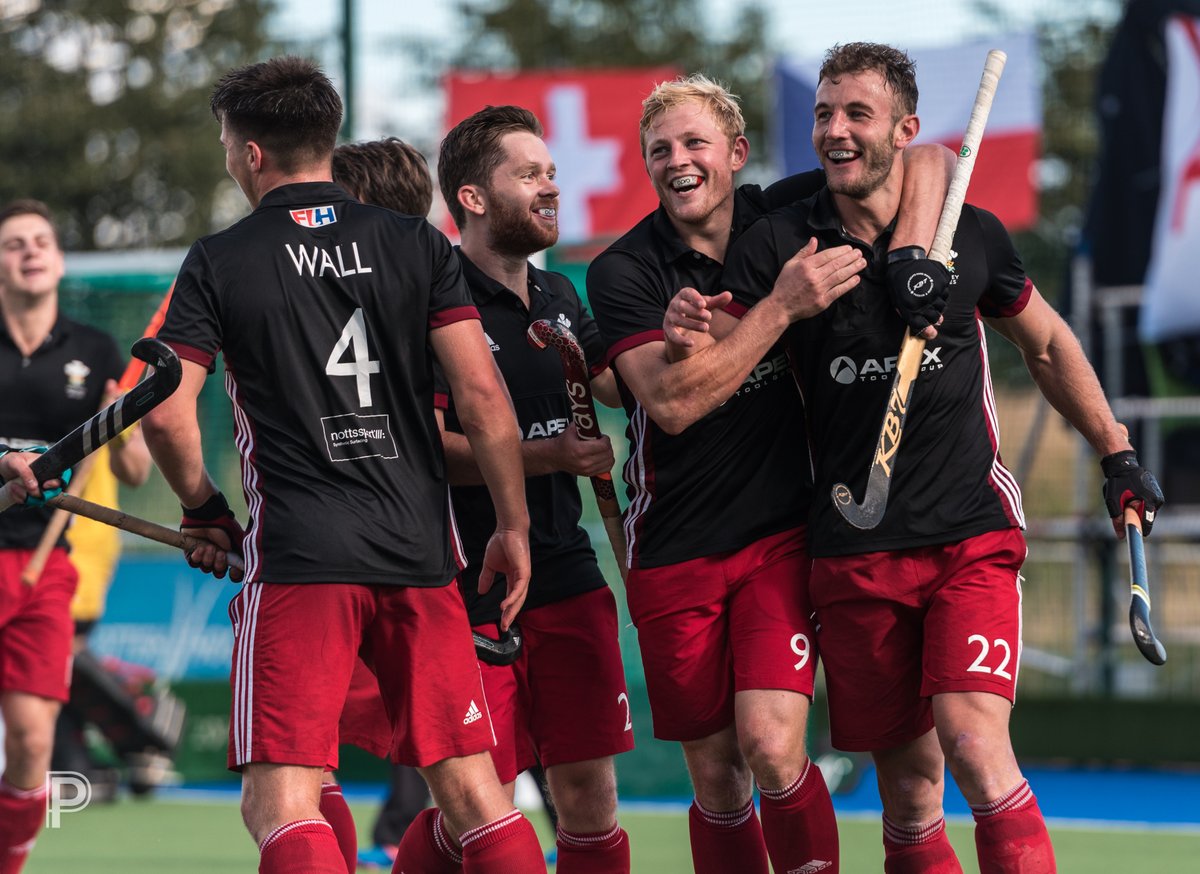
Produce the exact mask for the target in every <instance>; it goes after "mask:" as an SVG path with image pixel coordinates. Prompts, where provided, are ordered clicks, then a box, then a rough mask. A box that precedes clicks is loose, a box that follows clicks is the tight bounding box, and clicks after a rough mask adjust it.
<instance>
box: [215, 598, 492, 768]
mask: <svg viewBox="0 0 1200 874" xmlns="http://www.w3.org/2000/svg"><path fill="white" fill-rule="evenodd" d="M229 618H230V619H231V620H232V622H233V668H232V671H231V677H230V685H231V687H232V691H233V702H232V707H231V711H232V712H231V714H230V720H229V759H228V761H229V767H230V768H232V769H234V770H237V769H238V768H240V767H241V766H242V765H245V764H248V763H250V762H275V763H279V764H288V765H307V766H311V767H336V766H337V743H338V718H339V716H340V715H341V713H342V709H343V707H344V705H345V702H346V694H347V692H348V691H349V688H350V677H351V675H352V674H353V672H354V665H355V662H356V660H357V658H358V656H359V654H360V652H361V654H362V656H363V659H364V660H366V661H369V662H371V663H372V664H373V665H374V666H375V668H376V675H377V676H378V679H379V689H380V694H381V696H382V699H383V706H384V708H385V710H386V712H387V715H388V718H389V720H390V722H391V730H390V733H389V737H391V740H392V743H391V747H390V752H391V758H392V760H393V761H395V762H398V763H400V764H404V765H415V766H417V767H424V766H426V765H432V764H433V763H435V762H439V761H441V760H442V759H446V758H449V757H451V756H465V755H471V754H474V753H480V752H484V751H485V750H490V749H491V748H492V746H493V745H494V744H495V736H494V735H493V733H492V724H491V720H490V719H489V718H488V708H487V700H486V699H485V698H484V694H483V684H482V682H481V681H480V677H479V667H478V665H477V664H476V661H475V648H474V646H473V645H472V643H471V635H470V632H469V626H468V625H467V614H466V608H465V607H464V606H463V601H462V596H461V595H460V594H459V592H458V587H457V586H454V585H450V586H442V587H439V588H416V587H406V586H364V585H355V584H346V583H305V584H298V585H289V584H284V583H252V584H248V585H246V586H244V587H243V589H242V591H241V592H239V593H238V595H237V596H236V597H235V598H234V599H233V600H232V601H230V603H229Z"/></svg>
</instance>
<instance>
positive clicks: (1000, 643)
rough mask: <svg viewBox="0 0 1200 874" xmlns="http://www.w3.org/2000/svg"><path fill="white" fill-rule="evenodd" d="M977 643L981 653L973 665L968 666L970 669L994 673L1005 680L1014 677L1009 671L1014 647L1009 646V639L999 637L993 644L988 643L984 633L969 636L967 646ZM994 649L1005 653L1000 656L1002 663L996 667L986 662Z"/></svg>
mask: <svg viewBox="0 0 1200 874" xmlns="http://www.w3.org/2000/svg"><path fill="white" fill-rule="evenodd" d="M976 645H978V646H979V648H980V649H979V655H978V656H976V657H975V661H973V662H971V666H970V667H969V668H967V670H968V671H974V672H975V673H977V674H994V675H996V676H997V677H1000V678H1002V679H1005V680H1011V679H1012V674H1010V673H1009V672H1008V665H1009V663H1010V662H1011V661H1012V647H1011V646H1009V643H1008V641H1007V640H1005V639H1004V638H1002V637H997V638H996V639H995V640H993V641H992V642H991V644H988V639H987V638H986V637H984V636H983V635H982V634H972V635H971V636H970V637H968V638H967V646H971V647H974V646H976ZM992 650H999V651H1001V652H1002V653H1003V656H1002V657H1001V658H1000V664H998V665H996V666H995V667H994V668H992V667H988V666H987V665H985V664H984V661H985V660H986V659H987V657H988V653H990V652H991V651H992Z"/></svg>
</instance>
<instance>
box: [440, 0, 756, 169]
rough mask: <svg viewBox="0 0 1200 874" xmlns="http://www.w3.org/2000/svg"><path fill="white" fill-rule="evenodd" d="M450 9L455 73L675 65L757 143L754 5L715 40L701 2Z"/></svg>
mask: <svg viewBox="0 0 1200 874" xmlns="http://www.w3.org/2000/svg"><path fill="white" fill-rule="evenodd" d="M457 6H458V10H459V14H460V16H461V19H462V21H463V23H464V29H465V32H466V34H465V38H464V39H463V40H462V43H461V45H462V49H461V52H460V54H459V56H458V57H457V58H456V59H455V65H456V66H457V67H459V68H462V69H493V70H546V69H555V68H566V67H573V68H596V67H650V66H675V67H676V68H678V69H679V70H680V71H681V72H683V73H689V74H690V73H704V74H706V75H708V76H710V77H711V78H713V79H717V80H719V81H720V82H721V83H722V84H724V85H726V86H728V87H729V88H730V89H731V90H732V91H733V92H734V93H735V94H737V95H738V96H739V97H740V98H741V104H742V111H743V114H744V115H745V116H746V130H747V134H748V135H749V137H750V141H751V142H752V143H755V144H756V145H757V144H758V143H762V142H765V138H764V132H763V120H764V102H765V94H766V89H765V81H766V78H767V74H768V71H769V62H770V57H769V54H768V51H767V43H766V20H767V19H766V13H765V12H764V11H763V9H762V8H761V7H759V6H755V5H750V6H748V7H747V8H746V9H744V10H742V11H741V12H740V13H739V16H738V22H737V25H736V27H735V29H734V30H732V31H731V32H726V33H720V34H714V33H712V32H711V31H710V29H709V28H708V27H707V19H708V16H707V13H706V9H707V6H708V4H707V3H705V2H703V0H484V2H475V0H459V2H458V4H457ZM752 154H753V153H752ZM760 157H761V156H760Z"/></svg>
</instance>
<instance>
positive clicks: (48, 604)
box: [0, 547, 79, 701]
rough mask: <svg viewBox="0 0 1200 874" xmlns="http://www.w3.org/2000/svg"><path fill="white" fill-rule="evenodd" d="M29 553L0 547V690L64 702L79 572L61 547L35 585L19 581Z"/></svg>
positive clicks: (73, 631)
mask: <svg viewBox="0 0 1200 874" xmlns="http://www.w3.org/2000/svg"><path fill="white" fill-rule="evenodd" d="M32 555H33V551H32V550H29V549H0V692H28V693H29V694H31V695H37V696H39V697H41V698H51V699H53V700H55V701H66V700H67V698H68V696H69V694H70V691H69V690H70V687H71V641H72V638H74V636H75V623H74V622H73V621H72V619H71V598H72V596H73V595H74V594H75V584H76V583H77V582H78V581H79V574H78V573H77V572H76V571H75V566H74V565H72V564H71V560H70V559H69V558H68V557H67V551H66V550H65V549H62V548H61V547H60V548H58V549H55V550H54V551H53V552H51V553H50V557H49V559H47V560H46V567H45V569H44V570H43V571H42V576H41V578H40V579H39V580H38V583H37V585H36V586H27V585H26V584H25V583H23V582H21V572H22V571H23V570H25V565H27V564H29V559H30V557H31V556H32Z"/></svg>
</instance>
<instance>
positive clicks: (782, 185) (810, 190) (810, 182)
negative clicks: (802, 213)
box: [763, 170, 825, 210]
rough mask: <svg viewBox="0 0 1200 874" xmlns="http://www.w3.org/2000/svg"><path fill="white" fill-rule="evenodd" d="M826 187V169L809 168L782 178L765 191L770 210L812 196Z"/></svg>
mask: <svg viewBox="0 0 1200 874" xmlns="http://www.w3.org/2000/svg"><path fill="white" fill-rule="evenodd" d="M824 187H825V171H824V170H808V171H806V172H804V173H797V174H795V175H794V176H788V177H786V178H784V179H780V180H779V181H778V182H775V183H773V184H772V185H769V186H768V187H767V189H766V190H765V191H764V192H763V197H764V199H765V200H766V205H767V209H768V210H773V209H779V208H780V207H781V206H787V205H788V204H789V203H795V202H796V201H797V200H804V199H805V198H806V197H812V196H813V195H814V194H816V193H817V192H818V191H820V190H821V189H822V188H824Z"/></svg>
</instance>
